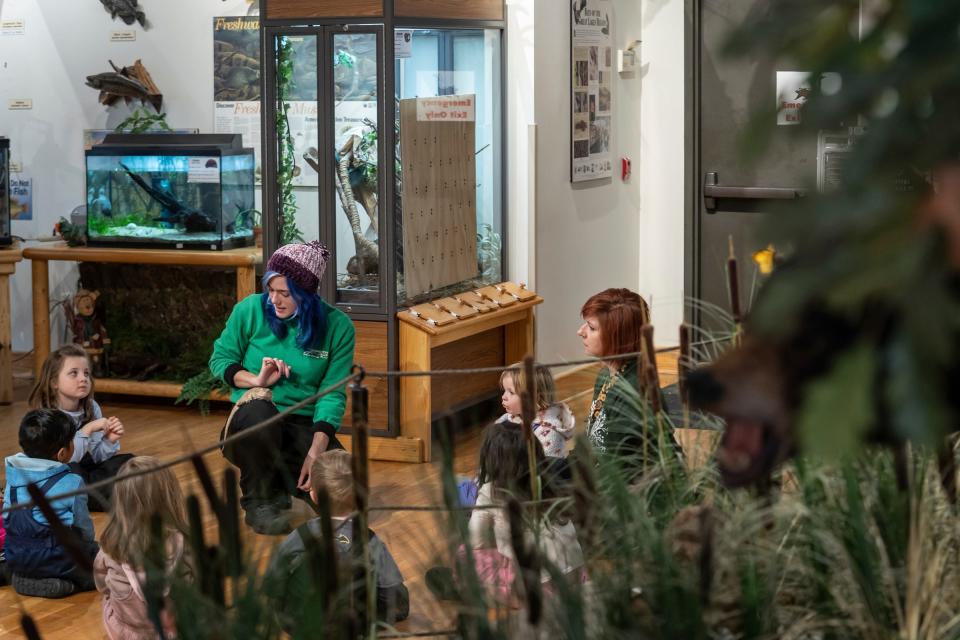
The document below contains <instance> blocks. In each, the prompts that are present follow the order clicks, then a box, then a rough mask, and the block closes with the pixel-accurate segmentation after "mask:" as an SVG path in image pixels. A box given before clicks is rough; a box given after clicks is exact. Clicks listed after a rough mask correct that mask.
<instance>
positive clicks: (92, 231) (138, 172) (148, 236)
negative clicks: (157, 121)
mask: <svg viewBox="0 0 960 640" xmlns="http://www.w3.org/2000/svg"><path fill="white" fill-rule="evenodd" d="M86 168H87V184H86V189H87V244H88V245H90V246H100V247H108V246H109V247H135V248H156V249H197V250H206V251H221V250H223V249H231V248H234V247H245V246H250V245H252V244H254V232H253V226H254V221H255V218H256V214H257V213H258V212H257V211H256V209H255V208H254V207H255V201H254V155H253V149H249V148H243V146H242V144H241V137H240V135H239V134H113V135H109V136H107V137H106V138H105V139H104V141H103V142H102V143H101V144H99V145H97V146H95V147H93V148H91V149H89V150H88V151H87V152H86Z"/></svg>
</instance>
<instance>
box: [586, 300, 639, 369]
mask: <svg viewBox="0 0 960 640" xmlns="http://www.w3.org/2000/svg"><path fill="white" fill-rule="evenodd" d="M580 315H581V316H583V317H584V318H587V317H594V318H596V319H597V323H598V324H599V327H600V345H601V354H600V357H601V358H606V357H608V356H615V355H619V354H621V353H633V352H636V351H640V344H641V342H642V340H643V336H642V333H641V329H642V327H643V325H645V324H647V323H649V322H650V308H649V307H648V306H647V303H646V301H644V299H643V298H641V297H640V296H639V295H638V294H636V293H634V292H633V291H630V289H606V290H604V291H601V292H600V293H597V294H595V295H593V296H590V298H589V299H587V301H586V302H585V303H584V304H583V307H582V308H581V309H580Z"/></svg>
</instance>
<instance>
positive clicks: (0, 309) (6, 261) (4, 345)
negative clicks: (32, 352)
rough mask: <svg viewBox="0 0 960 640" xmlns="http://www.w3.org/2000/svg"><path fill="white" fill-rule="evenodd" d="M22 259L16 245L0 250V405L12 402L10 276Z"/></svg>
mask: <svg viewBox="0 0 960 640" xmlns="http://www.w3.org/2000/svg"><path fill="white" fill-rule="evenodd" d="M22 259H23V256H22V255H21V254H20V248H19V247H18V246H17V245H14V246H12V247H8V248H4V249H0V404H10V403H11V402H13V339H12V338H11V334H12V326H11V321H10V276H12V275H13V272H14V271H16V269H17V263H18V262H20V260H22Z"/></svg>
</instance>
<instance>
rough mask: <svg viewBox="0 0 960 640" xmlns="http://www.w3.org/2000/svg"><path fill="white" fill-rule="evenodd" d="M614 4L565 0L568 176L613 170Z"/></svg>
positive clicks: (583, 176)
mask: <svg viewBox="0 0 960 640" xmlns="http://www.w3.org/2000/svg"><path fill="white" fill-rule="evenodd" d="M612 16H613V7H612V4H611V2H610V0H570V26H571V29H570V43H571V56H570V60H571V63H572V64H571V73H570V78H571V87H572V90H571V93H570V113H571V114H572V117H571V123H570V125H571V126H570V132H571V133H570V146H571V149H570V180H571V182H582V181H584V180H595V179H597V178H609V177H610V176H612V175H613V161H612V160H611V158H610V139H611V137H612V135H613V133H612V130H611V129H612V124H613V93H612V89H613V73H614V72H613V56H614V50H613V34H612V30H613V23H612Z"/></svg>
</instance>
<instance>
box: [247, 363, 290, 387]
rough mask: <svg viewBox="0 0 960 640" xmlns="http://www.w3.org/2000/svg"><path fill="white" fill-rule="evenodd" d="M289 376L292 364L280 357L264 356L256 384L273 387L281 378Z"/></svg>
mask: <svg viewBox="0 0 960 640" xmlns="http://www.w3.org/2000/svg"><path fill="white" fill-rule="evenodd" d="M289 377H290V365H288V364H287V363H286V362H284V361H283V360H281V359H280V358H264V359H263V363H262V365H261V366H260V373H258V374H257V377H256V384H255V385H254V386H257V387H272V386H273V385H275V384H277V382H279V381H280V378H289Z"/></svg>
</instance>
